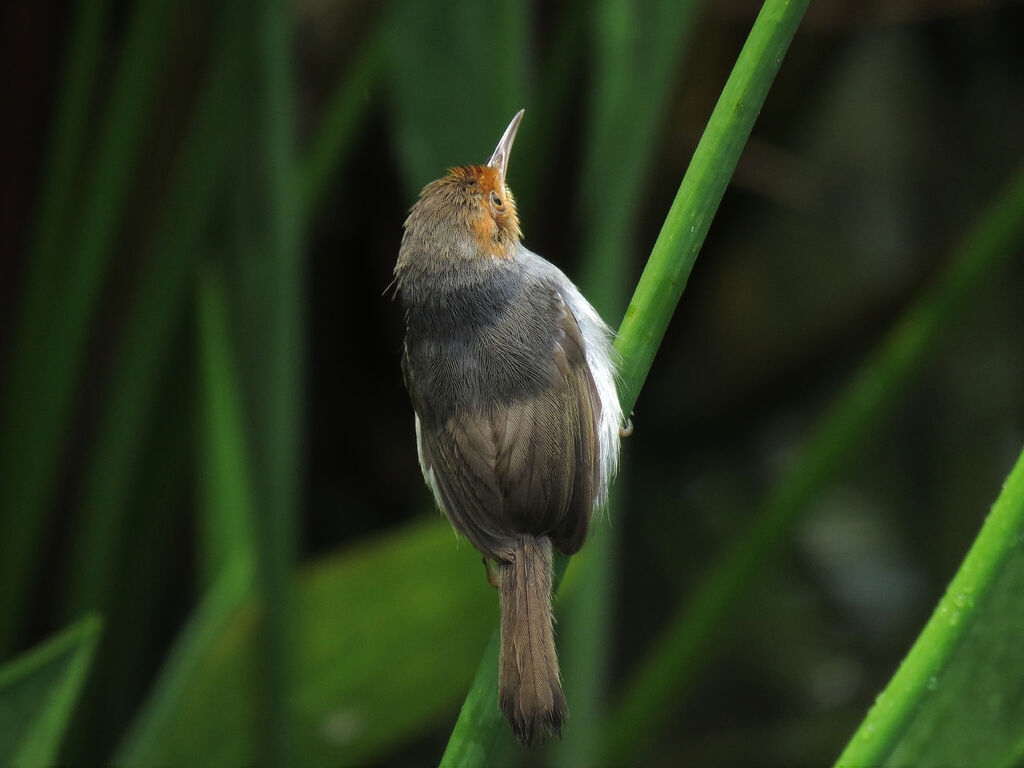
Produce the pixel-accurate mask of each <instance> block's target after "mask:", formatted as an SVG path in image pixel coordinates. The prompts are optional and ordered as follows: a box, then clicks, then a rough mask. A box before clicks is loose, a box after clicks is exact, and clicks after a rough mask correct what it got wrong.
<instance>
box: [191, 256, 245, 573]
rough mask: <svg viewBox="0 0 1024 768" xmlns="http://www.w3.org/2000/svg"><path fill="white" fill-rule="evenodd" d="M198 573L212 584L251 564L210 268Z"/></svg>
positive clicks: (203, 282) (218, 294)
mask: <svg viewBox="0 0 1024 768" xmlns="http://www.w3.org/2000/svg"><path fill="white" fill-rule="evenodd" d="M196 305H197V308H198V313H199V322H198V327H199V358H200V366H199V369H200V370H199V373H200V379H201V381H200V387H199V390H200V412H201V416H200V435H199V443H200V450H199V454H200V467H199V483H200V486H201V488H202V491H201V494H202V520H201V525H200V527H201V529H202V534H201V536H200V537H199V547H200V550H201V554H200V562H201V572H202V574H203V575H204V577H205V578H204V581H205V582H206V583H207V584H213V582H214V581H215V580H216V577H217V575H218V574H219V573H220V571H221V570H222V569H223V568H224V567H225V564H226V563H229V562H232V561H234V560H239V561H241V562H242V564H243V567H244V568H245V569H246V570H248V571H249V572H250V573H252V572H253V569H254V568H255V564H256V541H255V532H254V531H253V521H252V513H253V505H252V480H251V476H250V471H249V458H248V453H247V448H246V445H247V443H246V439H245V426H244V423H243V418H242V403H241V387H240V386H239V383H238V376H237V368H236V366H235V364H234V349H235V347H234V345H233V344H232V343H231V334H230V329H229V327H228V308H227V300H226V297H225V290H224V285H223V280H222V278H221V275H220V273H219V271H217V270H216V268H215V267H214V266H213V265H206V266H205V267H204V268H203V269H202V270H201V272H200V274H199V289H198V300H197V302H196Z"/></svg>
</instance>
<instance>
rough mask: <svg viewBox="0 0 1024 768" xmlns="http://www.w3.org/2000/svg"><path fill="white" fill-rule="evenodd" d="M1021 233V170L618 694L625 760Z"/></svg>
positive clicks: (615, 726)
mask: <svg viewBox="0 0 1024 768" xmlns="http://www.w3.org/2000/svg"><path fill="white" fill-rule="evenodd" d="M1022 238H1024V169H1022V171H1021V172H1020V173H1019V175H1018V176H1017V177H1016V178H1015V179H1014V180H1013V181H1012V183H1011V184H1010V186H1009V188H1008V190H1007V191H1006V192H1005V193H1004V194H1003V195H1001V196H1000V197H999V198H998V199H997V200H996V201H995V203H994V204H993V205H992V206H991V207H990V208H989V209H988V210H987V211H986V212H985V215H984V216H982V218H981V220H980V221H979V222H978V224H977V225H976V226H975V227H974V228H973V229H972V231H971V232H970V233H969V235H968V236H967V238H966V239H965V240H964V242H963V243H962V244H961V245H960V247H959V249H958V250H957V253H956V254H955V258H954V259H953V261H952V262H951V263H950V265H949V266H948V268H947V269H946V270H945V272H944V273H943V274H942V275H941V277H940V278H939V280H938V281H937V282H936V283H935V284H934V285H933V286H932V288H931V289H930V290H929V291H928V293H927V294H926V295H925V296H923V297H922V298H921V299H920V300H919V301H918V302H917V303H915V304H914V306H913V307H912V308H911V310H910V311H909V312H908V313H907V315H906V316H905V317H904V318H903V319H902V320H901V321H900V322H899V323H898V324H897V325H896V327H895V328H894V329H893V330H892V332H891V333H890V334H889V335H888V336H887V338H886V339H885V340H884V341H883V343H882V344H881V346H880V347H879V349H878V350H877V351H876V352H875V354H874V355H873V356H872V357H871V358H870V359H869V360H868V362H867V363H866V364H865V365H864V366H863V368H862V369H861V371H860V372H859V373H858V375H857V376H856V378H854V380H853V381H852V382H851V383H850V384H849V386H848V387H847V388H846V390H845V391H844V392H843V393H842V394H841V395H840V396H839V397H838V398H837V400H836V402H835V404H834V405H833V406H832V407H831V408H830V409H829V411H828V412H827V413H826V414H825V416H824V417H823V418H822V420H821V422H820V423H819V425H818V426H817V427H816V428H815V429H814V430H813V432H812V434H811V436H810V437H809V438H808V440H807V442H806V443H805V444H804V446H803V448H802V449H801V451H800V453H799V455H798V457H797V459H796V460H795V462H794V464H793V466H792V468H791V469H790V471H789V472H788V473H787V475H786V476H785V478H784V479H783V480H782V482H780V483H779V485H778V486H777V487H776V488H775V490H774V491H773V492H772V493H771V495H770V496H769V498H768V499H767V501H766V502H765V504H764V506H763V507H761V508H760V509H759V510H758V511H757V513H756V514H755V515H754V517H753V520H752V522H751V525H750V527H749V528H748V529H747V530H746V531H745V532H744V533H743V534H742V535H741V536H739V537H738V538H737V539H736V540H735V542H734V543H733V544H732V545H731V546H730V547H729V549H728V550H727V551H726V552H725V553H724V554H723V555H722V556H721V557H720V558H719V559H718V561H716V563H715V564H714V566H713V567H712V569H711V571H710V573H708V574H707V575H706V576H704V577H703V578H702V579H701V587H700V589H699V590H698V591H697V592H696V594H694V595H691V596H689V597H688V598H687V599H686V601H685V602H684V603H682V604H680V606H679V609H678V612H677V613H676V615H675V616H674V617H673V619H672V620H671V621H670V622H669V625H668V627H667V628H666V629H665V631H664V632H663V633H662V635H661V636H660V637H659V638H658V639H657V640H656V641H655V643H654V647H653V648H652V650H651V652H650V653H649V654H648V656H647V658H646V659H645V660H644V662H643V663H642V664H641V666H640V668H639V669H638V670H637V672H636V673H635V675H634V676H633V678H632V679H631V681H630V683H629V684H628V685H627V686H626V689H625V691H624V693H623V694H622V697H621V701H620V704H619V706H618V707H617V709H616V711H615V713H614V714H613V717H612V721H611V723H610V726H609V728H608V734H609V737H608V741H609V744H608V754H609V755H610V756H611V758H612V760H615V759H622V757H623V756H625V755H627V754H631V750H632V749H635V747H636V745H637V744H639V743H641V741H642V739H643V738H644V736H645V735H647V734H649V733H652V732H655V731H657V730H658V728H659V727H660V726H661V725H662V724H663V723H664V721H665V718H666V717H667V716H668V714H669V713H670V712H671V711H672V710H671V709H670V706H671V705H678V702H679V700H680V699H681V698H682V696H683V690H684V688H685V686H686V685H687V684H688V683H690V682H691V681H692V680H693V678H694V677H695V676H696V675H697V674H698V672H699V670H700V669H701V668H702V666H703V665H704V664H705V663H706V658H705V657H706V654H707V652H708V651H709V649H710V648H712V647H713V645H714V641H715V638H716V637H717V636H718V633H719V632H720V631H721V629H722V627H723V626H724V625H725V623H726V619H727V617H728V616H729V612H730V611H731V610H732V609H733V608H734V607H735V605H736V604H737V602H738V600H739V599H740V597H741V596H742V594H743V592H744V590H745V589H746V588H747V587H748V586H749V585H750V584H751V583H753V582H754V580H755V579H756V578H757V576H758V574H760V573H761V570H762V569H763V568H764V566H765V565H766V564H767V562H768V561H769V560H770V559H771V558H772V557H773V556H774V555H775V554H777V552H778V551H779V548H780V546H781V544H782V543H783V542H784V541H785V539H786V536H787V534H788V532H789V531H790V530H791V529H792V527H793V525H794V524H795V523H796V521H797V520H798V519H799V517H800V515H801V514H802V513H803V512H804V511H805V510H806V508H807V504H808V502H809V501H810V499H811V498H812V497H813V495H814V494H815V493H816V492H817V491H818V490H819V489H820V488H821V487H822V486H823V485H824V484H825V482H827V480H828V479H829V478H830V477H832V476H833V475H834V474H835V472H836V470H837V469H838V468H839V467H840V466H842V465H843V463H844V462H845V461H846V460H848V459H849V457H850V456H851V455H852V454H853V452H854V451H856V450H861V449H863V448H864V447H865V445H866V439H867V437H868V435H869V433H870V431H871V429H872V428H874V427H875V426H876V425H877V424H879V422H880V421H881V420H882V419H883V418H884V417H885V415H886V414H887V413H889V412H890V411H891V410H892V408H893V407H894V406H895V405H896V404H897V403H898V401H899V396H900V395H901V394H902V392H903V391H904V390H905V389H906V387H907V385H908V384H909V383H910V381H911V380H912V377H913V375H914V374H916V373H918V372H920V370H921V368H922V366H923V364H924V362H925V360H926V359H927V356H928V354H929V353H930V352H932V351H933V350H934V349H935V347H936V346H937V345H938V343H939V342H940V341H941V339H942V338H943V333H944V332H948V331H949V330H951V329H952V328H953V327H954V326H955V321H956V317H957V314H958V313H959V312H961V311H962V310H963V309H964V307H966V306H967V304H968V302H969V300H970V299H971V298H974V297H975V296H976V295H977V293H978V289H979V288H980V287H981V286H982V285H983V284H984V282H985V281H986V280H991V279H993V278H994V277H995V275H997V274H998V271H999V269H1000V267H1002V266H1004V265H1005V264H1006V263H1007V261H1008V260H1009V259H1010V258H1012V257H1013V255H1014V254H1015V253H1016V252H1017V251H1016V250H1015V249H1016V248H1019V245H1020V242H1021V240H1022Z"/></svg>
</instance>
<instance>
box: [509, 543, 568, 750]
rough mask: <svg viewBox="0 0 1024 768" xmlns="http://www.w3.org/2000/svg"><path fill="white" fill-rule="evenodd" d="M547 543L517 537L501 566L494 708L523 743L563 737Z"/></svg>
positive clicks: (563, 699)
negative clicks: (554, 735) (498, 708)
mask: <svg viewBox="0 0 1024 768" xmlns="http://www.w3.org/2000/svg"><path fill="white" fill-rule="evenodd" d="M551 567H552V566H551V540H550V539H549V538H547V537H546V536H541V537H536V536H530V535H528V534H524V535H521V536H520V537H519V538H518V540H517V541H516V545H515V556H514V559H513V560H512V561H511V562H500V563H499V577H500V586H499V589H500V592H501V660H500V662H499V665H498V703H499V704H500V705H501V710H502V712H504V713H505V717H506V718H508V721H509V723H510V724H511V725H512V730H513V731H515V734H516V738H518V739H519V741H520V742H522V743H523V744H533V743H535V742H537V741H540V740H542V739H543V738H544V737H545V736H546V735H547V734H548V733H549V732H552V731H553V732H554V733H557V734H558V736H559V738H561V735H562V722H563V721H564V720H565V716H566V706H565V694H563V693H562V683H561V680H560V679H559V674H558V658H557V657H556V656H555V636H554V628H553V627H552V624H551Z"/></svg>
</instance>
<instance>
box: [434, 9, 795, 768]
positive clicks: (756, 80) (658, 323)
mask: <svg viewBox="0 0 1024 768" xmlns="http://www.w3.org/2000/svg"><path fill="white" fill-rule="evenodd" d="M807 2H808V0H768V2H766V3H765V4H764V6H763V7H762V9H761V13H760V14H759V15H758V17H757V20H756V21H755V22H754V27H753V29H752V30H751V32H750V36H749V37H748V38H747V42H746V45H744V47H743V50H742V51H741V52H740V55H739V58H738V59H737V62H736V66H735V67H734V68H733V72H732V75H731V76H730V77H729V81H728V82H727V83H726V86H725V88H724V89H723V91H722V95H721V97H720V98H719V100H718V104H717V105H716V107H715V110H714V112H713V113H712V115H711V119H710V120H709V121H708V125H707V128H706V129H705V132H704V136H703V137H702V138H701V141H700V143H699V144H698V146H697V150H696V151H695V153H694V156H693V160H692V161H691V163H690V167H689V168H688V169H687V172H686V175H685V177H684V178H683V182H682V184H681V185H680V187H679V191H678V192H677V193H676V197H675V201H674V202H673V203H672V207H671V209H670V210H669V214H668V217H667V218H666V219H665V224H664V226H663V227H662V230H661V233H660V235H659V236H658V240H657V242H656V243H655V245H654V249H653V251H652V252H651V257H650V259H649V260H648V262H647V266H646V268H645V269H644V272H643V275H642V276H641V277H640V282H639V284H638V285H637V288H636V291H635V293H634V294H633V299H632V301H631V302H630V305H629V309H628V310H627V311H626V316H625V318H624V319H623V321H622V326H621V327H620V328H619V336H618V340H617V342H616V347H617V348H618V349H619V351H620V352H621V353H622V356H623V367H622V385H621V387H620V391H619V397H620V400H621V402H622V406H623V410H624V411H626V412H627V413H628V412H629V411H631V410H632V409H633V406H634V405H635V403H636V399H637V396H638V395H639V393H640V389H641V387H642V386H643V383H644V380H645V379H646V378H647V374H648V372H649V371H650V368H651V363H652V362H653V360H654V355H655V353H656V352H657V350H658V346H659V345H660V344H661V339H662V337H663V336H664V335H665V329H666V328H667V327H668V323H669V320H670V319H671V317H672V314H673V312H674V311H675V307H676V304H677V303H678V301H679V297H680V296H681V295H682V292H683V288H684V287H685V286H686V279H687V277H688V276H689V274H690V271H691V269H692V268H693V264H694V262H695V261H696V258H697V253H698V252H699V250H700V247H701V245H702V244H703V242H704V237H705V236H706V235H707V231H708V227H709V226H710V224H711V219H712V217H713V216H714V213H715V211H716V210H717V209H718V204H719V203H720V202H721V199H722V195H723V194H724V193H725V188H726V186H727V185H728V183H729V179H730V178H731V177H732V173H733V171H734V170H735V168H736V163H737V162H738V160H739V157H740V153H741V152H742V150H743V146H744V144H745V143H746V140H747V137H748V136H749V135H750V131H751V129H752V128H753V125H754V121H755V119H756V118H757V115H758V113H759V112H760V111H761V106H762V104H764V100H765V98H766V97H767V95H768V89H769V87H770V86H771V83H772V81H773V80H774V78H775V74H776V73H777V72H778V69H779V66H780V64H781V63H782V57H783V56H784V55H785V53H786V49H787V48H788V47H789V43H790V41H791V40H792V39H793V35H794V34H795V33H796V29H797V27H798V26H799V24H800V19H801V18H802V17H803V13H804V11H805V10H806V8H807ZM565 563H566V561H565V560H564V559H562V560H560V561H559V562H558V563H557V564H556V568H555V584H556V585H557V584H558V583H559V582H560V581H561V577H562V575H563V574H564V573H565ZM497 667H498V636H497V632H495V634H494V636H493V637H492V638H491V642H490V643H489V644H488V646H487V650H486V651H485V652H484V657H483V660H482V661H481V662H480V667H479V668H478V670H477V674H476V677H475V678H474V681H473V686H472V687H471V688H470V691H469V694H468V695H467V697H466V701H465V703H464V704H463V707H462V710H461V712H460V713H459V719H458V720H457V721H456V723H455V728H454V730H453V731H452V735H451V738H450V739H449V740H448V747H447V749H446V750H445V753H444V756H443V757H442V759H441V765H442V766H468V765H478V764H480V763H481V761H486V760H487V759H488V758H489V756H492V755H493V753H494V748H495V745H497V744H498V743H500V742H499V739H500V738H501V734H502V733H504V732H505V731H506V730H507V728H508V726H507V725H506V724H505V722H504V720H503V719H502V717H501V713H500V712H499V711H498V707H497ZM605 757H606V759H607V756H605Z"/></svg>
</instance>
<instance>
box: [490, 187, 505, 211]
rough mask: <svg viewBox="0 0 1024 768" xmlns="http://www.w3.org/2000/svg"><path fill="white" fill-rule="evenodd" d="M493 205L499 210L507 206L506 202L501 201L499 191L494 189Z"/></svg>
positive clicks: (492, 194) (492, 192)
mask: <svg viewBox="0 0 1024 768" xmlns="http://www.w3.org/2000/svg"><path fill="white" fill-rule="evenodd" d="M491 205H493V206H494V207H495V208H497V209H498V210H499V211H500V210H502V209H503V208H504V207H505V204H504V203H503V202H501V198H500V197H498V193H497V192H495V191H494V190H493V189H492V190H491Z"/></svg>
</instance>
